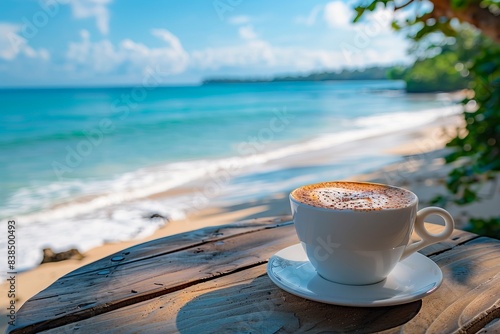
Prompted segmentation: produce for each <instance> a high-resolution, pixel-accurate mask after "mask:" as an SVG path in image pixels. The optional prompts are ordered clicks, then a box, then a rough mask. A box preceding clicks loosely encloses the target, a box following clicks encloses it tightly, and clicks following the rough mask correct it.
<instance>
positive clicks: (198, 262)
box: [11, 225, 298, 333]
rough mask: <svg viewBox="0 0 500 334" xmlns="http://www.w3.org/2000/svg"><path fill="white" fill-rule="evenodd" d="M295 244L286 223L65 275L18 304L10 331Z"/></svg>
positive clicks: (211, 273)
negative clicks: (21, 305)
mask: <svg viewBox="0 0 500 334" xmlns="http://www.w3.org/2000/svg"><path fill="white" fill-rule="evenodd" d="M275 230H279V231H275ZM297 242H298V239H297V237H296V234H295V232H294V226H293V225H285V226H281V227H280V228H276V229H274V230H273V231H271V230H270V229H260V230H257V231H254V232H251V233H245V234H238V235H234V236H231V237H226V238H224V239H221V240H219V239H216V240H212V241H210V242H206V243H203V244H201V245H199V246H195V247H192V248H188V249H182V250H180V251H177V252H174V253H167V254H162V255H160V256H156V257H147V258H143V259H142V260H140V261H133V262H128V263H125V264H123V265H121V264H120V265H118V266H115V267H114V268H112V269H104V270H103V271H98V272H95V271H91V272H84V273H81V274H79V275H78V276H74V275H69V276H65V277H62V278H61V279H59V280H58V281H56V282H55V283H54V284H52V285H51V286H50V287H49V288H47V289H46V290H44V291H42V292H40V293H39V294H38V295H36V296H35V297H34V298H32V299H30V300H29V301H28V302H27V303H26V304H25V305H23V307H22V308H21V309H20V310H19V312H18V321H17V324H16V328H14V329H12V330H11V332H12V333H29V332H37V331H40V330H42V329H48V328H52V327H55V326H60V325H62V324H65V323H68V322H74V321H77V320H79V319H84V318H87V317H92V316H94V315H96V314H100V313H103V312H108V311H110V310H113V309H116V308H120V307H124V306H127V305H130V304H134V303H137V302H141V301H143V300H147V299H151V298H154V297H157V296H159V295H163V294H167V293H170V292H172V291H176V290H179V289H182V288H185V287H187V286H190V285H192V284H197V283H200V282H203V281H205V280H208V279H211V278H213V277H217V276H221V275H225V274H228V273H231V272H233V271H238V270H241V269H244V268H247V267H251V266H254V265H257V264H261V263H265V262H266V261H267V259H268V258H269V257H270V256H271V255H272V254H274V253H275V252H277V251H278V250H280V249H282V248H284V247H287V246H289V245H292V244H294V243H297ZM100 273H101V274H102V275H99V274H100ZM23 328H24V329H23Z"/></svg>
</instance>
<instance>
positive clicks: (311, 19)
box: [295, 5, 323, 26]
mask: <svg viewBox="0 0 500 334" xmlns="http://www.w3.org/2000/svg"><path fill="white" fill-rule="evenodd" d="M322 10H323V6H322V5H316V6H314V7H313V9H312V10H311V12H310V13H309V15H307V16H298V17H296V18H295V22H297V23H299V24H304V25H306V26H312V25H314V24H315V23H316V18H317V17H318V14H319V13H321V11H322Z"/></svg>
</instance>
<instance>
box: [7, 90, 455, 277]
mask: <svg viewBox="0 0 500 334" xmlns="http://www.w3.org/2000/svg"><path fill="white" fill-rule="evenodd" d="M453 105H454V102H453V101H451V100H450V97H449V96H448V95H447V94H425V95H412V94H406V93H405V91H404V83H403V82H400V81H339V82H295V83H293V82H287V83H255V84H212V85H203V86H184V87H148V88H146V87H141V86H137V87H120V88H78V89H77V88H71V89H69V88H68V89H3V90H0V106H1V107H0V189H1V192H0V218H1V220H2V221H5V222H6V221H7V220H9V219H15V220H16V222H17V230H16V234H17V240H18V253H17V256H18V258H17V266H18V269H19V270H25V269H29V268H31V267H33V266H36V265H37V264H38V263H39V262H40V260H41V258H42V249H43V248H45V247H52V248H53V249H54V250H56V251H62V250H66V249H68V248H73V247H75V248H78V249H79V250H81V251H86V250H88V249H90V248H92V247H95V246H98V245H100V244H102V243H104V242H109V241H119V240H129V239H133V238H138V237H144V236H147V235H150V234H151V233H153V232H154V231H155V230H156V229H158V228H159V227H160V226H162V225H163V224H164V223H165V221H164V220H162V219H151V218H150V217H151V216H152V215H154V214H157V215H161V216H163V217H168V218H169V219H171V220H176V219H182V218H183V217H185V215H186V213H189V212H192V211H196V210H199V209H202V208H205V207H207V206H213V205H227V204H238V203H242V202H245V201H250V200H255V199H258V198H264V197H266V196H270V195H272V194H274V193H277V192H287V191H290V190H291V189H293V188H295V187H297V186H300V185H302V184H304V183H310V182H316V181H320V180H326V179H329V180H333V179H342V178H346V177H349V176H352V175H354V174H357V173H363V172H367V171H370V170H374V169H377V168H379V167H381V166H383V165H385V164H387V163H390V162H394V160H395V159H397V157H395V156H392V155H388V154H385V153H384V152H383V150H381V149H378V148H377V147H366V146H365V147H356V146H355V145H354V144H353V143H355V142H356V141H358V140H360V139H366V138H370V137H374V136H381V135H386V134H390V133H394V132H397V131H403V130H405V129H411V128H414V127H417V126H421V125H424V124H427V123H431V122H434V121H436V120H437V119H438V118H440V117H443V116H446V115H449V114H453V113H457V112H458V109H457V108H456V107H453ZM365 143H366V142H365ZM331 147H338V148H339V149H340V148H344V149H346V148H349V150H348V151H349V154H344V155H339V156H338V157H331V159H323V160H324V161H326V162H325V163H322V164H320V165H316V164H314V163H313V161H307V158H306V157H307V156H308V155H307V154H309V153H311V152H314V151H318V152H321V150H324V149H326V148H331ZM356 152H359V154H356ZM361 152H362V153H361ZM179 188H181V189H184V191H175V190H176V189H179ZM162 194H163V195H162ZM0 253H2V254H5V253H6V239H5V240H0ZM3 265H4V264H3V263H2V264H1V266H3ZM2 272H6V271H2Z"/></svg>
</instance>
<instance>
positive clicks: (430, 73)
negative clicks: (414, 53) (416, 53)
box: [403, 53, 468, 93]
mask: <svg viewBox="0 0 500 334" xmlns="http://www.w3.org/2000/svg"><path fill="white" fill-rule="evenodd" d="M457 63H459V61H458V57H457V55H456V54H454V53H445V54H439V55H437V56H435V57H433V58H426V59H422V60H418V61H417V62H415V64H414V65H413V66H412V68H411V69H410V70H409V71H408V72H407V73H406V75H405V76H404V77H403V78H404V80H405V81H406V90H407V91H408V92H410V93H424V92H437V91H447V92H449V91H456V90H459V89H464V88H467V85H468V80H467V79H466V78H464V77H463V76H462V75H461V73H460V71H457V70H456V68H455V65H456V64H457Z"/></svg>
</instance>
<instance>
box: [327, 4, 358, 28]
mask: <svg viewBox="0 0 500 334" xmlns="http://www.w3.org/2000/svg"><path fill="white" fill-rule="evenodd" d="M323 18H324V19H325V22H326V23H327V24H328V25H329V26H330V27H332V28H345V27H349V26H350V24H351V22H352V19H353V18H354V11H353V10H352V9H351V8H350V7H349V6H348V5H347V4H345V3H344V2H342V1H331V2H329V3H327V4H326V5H325V9H324V12H323Z"/></svg>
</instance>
